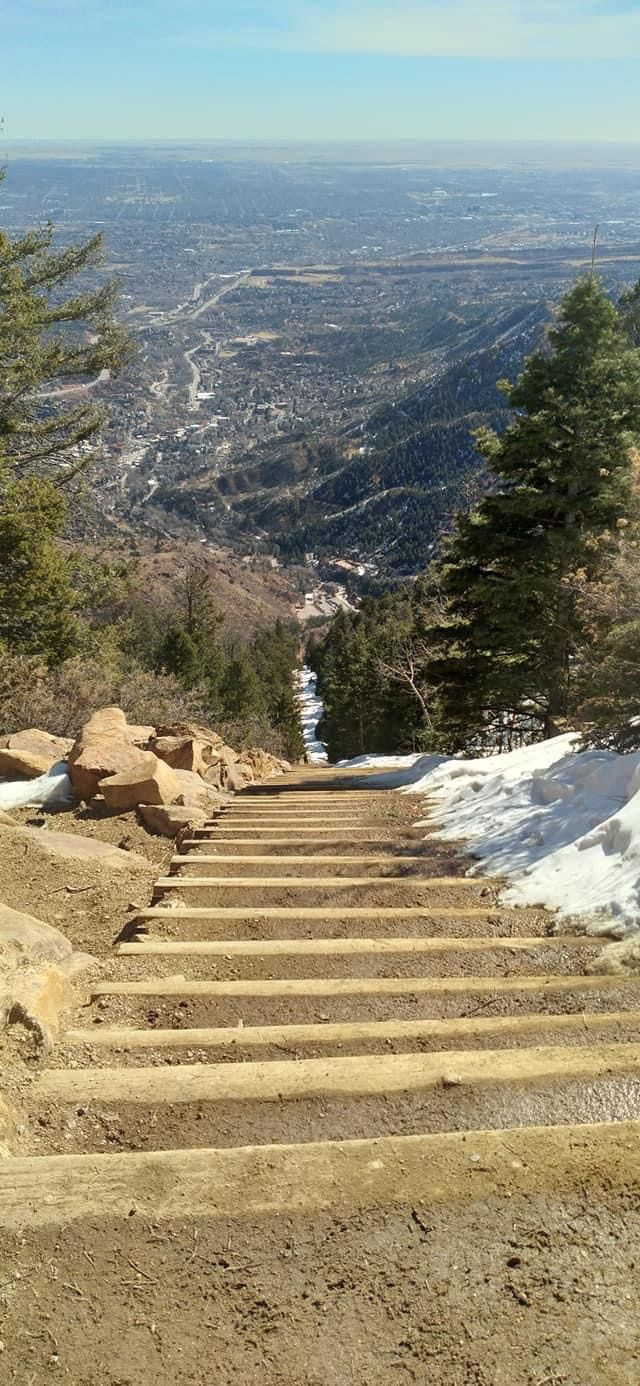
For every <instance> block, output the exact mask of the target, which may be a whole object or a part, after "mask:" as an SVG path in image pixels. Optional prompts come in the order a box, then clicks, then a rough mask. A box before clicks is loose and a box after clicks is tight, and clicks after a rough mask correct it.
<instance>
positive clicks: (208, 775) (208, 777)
mask: <svg viewBox="0 0 640 1386" xmlns="http://www.w3.org/2000/svg"><path fill="white" fill-rule="evenodd" d="M224 769H225V765H224V762H223V761H222V760H220V759H218V760H216V761H214V763H213V764H212V765H209V766H208V767H207V769H206V771H205V773H204V775H203V776H202V778H203V780H204V781H205V784H208V785H210V786H211V787H212V788H213V789H221V788H222V773H223V770H224Z"/></svg>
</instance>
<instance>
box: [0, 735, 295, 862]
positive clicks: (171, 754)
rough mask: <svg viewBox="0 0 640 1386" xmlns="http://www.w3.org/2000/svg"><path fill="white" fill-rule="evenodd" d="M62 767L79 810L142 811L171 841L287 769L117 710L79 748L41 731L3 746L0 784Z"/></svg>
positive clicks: (263, 756) (263, 755) (255, 753)
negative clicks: (135, 722) (137, 721)
mask: <svg viewBox="0 0 640 1386" xmlns="http://www.w3.org/2000/svg"><path fill="white" fill-rule="evenodd" d="M59 761H66V762H67V763H68V768H69V774H70V776H71V781H72V784H73V788H74V791H75V795H76V799H77V801H78V802H80V803H82V802H84V803H86V804H96V806H97V805H98V804H100V805H101V806H102V807H103V808H106V809H107V810H110V811H112V812H113V813H124V812H127V811H128V810H130V809H138V810H139V812H140V814H141V816H142V818H143V820H144V822H145V823H146V824H147V826H148V827H150V828H152V829H153V830H154V831H156V832H159V833H163V834H164V835H165V836H167V837H176V836H177V834H178V833H179V832H180V830H181V829H182V828H184V827H186V826H187V825H188V824H194V825H195V824H197V823H202V822H204V821H205V819H206V818H207V817H209V815H210V814H211V812H212V810H213V809H215V808H216V807H217V806H218V805H219V804H220V803H221V802H223V801H224V799H225V798H226V797H227V796H228V794H229V793H233V792H234V791H236V790H239V789H243V788H244V787H245V786H246V785H248V784H252V783H253V782H255V781H258V780H263V779H267V778H270V777H271V776H272V775H276V774H279V773H283V772H284V771H285V770H287V769H288V768H289V767H288V765H287V763H286V761H282V760H278V759H276V757H275V756H272V755H269V754H268V752H266V751H262V750H257V749H252V750H249V751H245V752H243V753H242V754H241V755H240V754H238V752H237V751H234V750H233V748H232V747H231V746H226V745H225V743H224V742H223V740H222V738H221V737H220V736H218V735H217V733H216V732H214V731H212V730H211V728H209V727H202V726H199V725H198V724H197V723H190V722H184V723H175V724H173V725H170V726H161V727H151V726H148V727H147V726H141V727H139V726H132V725H131V724H130V723H128V722H127V719H126V717H125V714H124V712H123V711H122V709H121V708H119V707H105V708H101V709H100V710H99V711H98V712H95V713H94V714H93V716H92V717H90V718H89V720H88V722H85V724H84V726H83V727H82V729H81V731H80V732H79V734H78V736H77V737H76V739H75V741H73V742H71V741H64V740H62V739H61V738H58V737H53V736H49V734H48V733H47V732H41V731H38V730H37V729H35V728H32V729H30V730H29V731H24V732H18V733H16V734H15V735H13V736H9V737H4V738H2V739H0V776H7V777H12V778H13V777H15V776H16V775H21V776H25V777H28V778H35V777H36V776H38V775H42V774H46V773H47V772H48V771H49V770H50V769H51V767H52V766H53V765H54V764H56V762H59Z"/></svg>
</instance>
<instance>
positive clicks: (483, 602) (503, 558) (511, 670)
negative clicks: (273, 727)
mask: <svg viewBox="0 0 640 1386" xmlns="http://www.w3.org/2000/svg"><path fill="white" fill-rule="evenodd" d="M639 300H640V289H639V288H638V287H636V289H635V290H633V291H631V292H629V293H627V294H626V295H623V297H622V298H621V300H620V302H619V304H618V305H617V306H616V305H614V304H613V303H612V302H611V301H610V300H609V298H608V297H607V295H606V294H605V292H604V289H603V287H602V285H601V284H600V282H599V280H598V279H597V278H596V277H595V276H594V275H593V274H591V275H588V276H586V277H585V278H583V279H580V280H578V281H577V283H576V284H575V286H574V288H573V289H572V290H571V292H570V293H569V294H568V295H567V296H566V298H565V299H564V301H563V303H562V305H561V308H560V311H559V314H558V318H557V322H556V324H555V325H554V326H553V327H552V328H551V329H550V330H549V332H548V340H547V343H546V345H545V346H544V348H543V349H542V350H539V351H536V352H534V353H533V354H532V355H531V356H530V357H529V358H528V360H527V361H526V363H525V366H524V370H523V372H522V374H521V375H520V376H519V378H518V380H517V382H516V383H515V384H512V385H506V384H502V386H501V390H502V394H503V396H504V399H505V401H506V404H505V407H506V409H507V410H508V411H509V422H508V425H507V427H506V428H505V429H503V430H502V432H500V433H497V432H495V431H492V430H491V429H487V428H483V429H481V430H480V431H479V433H478V434H477V435H476V448H477V453H478V457H479V458H480V459H482V461H483V463H484V465H485V467H486V474H487V487H486V494H485V495H484V497H483V498H482V499H480V500H479V502H478V503H477V504H476V506H475V507H473V508H472V509H471V511H470V512H464V511H462V512H460V513H459V514H458V516H457V518H456V521H455V524H454V525H453V528H452V530H451V533H450V534H449V536H448V537H447V539H446V541H445V542H444V544H443V546H442V548H441V551H440V552H439V554H438V556H437V558H436V559H435V560H434V561H433V562H432V563H431V564H430V565H429V567H428V569H427V570H426V572H425V575H424V577H423V578H422V579H421V580H420V581H419V582H416V583H414V584H413V585H412V586H411V587H407V588H405V589H404V590H401V591H399V592H396V593H394V594H391V595H387V596H385V597H383V598H382V599H378V600H374V599H370V600H368V601H367V602H365V603H363V606H362V609H361V610H360V611H359V612H358V613H357V614H354V615H346V616H345V615H341V616H340V617H338V618H337V619H336V620H335V621H334V623H333V625H332V627H331V629H330V630H329V632H328V634H327V635H326V636H325V638H324V639H323V641H322V642H321V643H320V644H319V645H318V646H317V647H316V648H312V649H311V650H310V652H309V658H310V661H311V662H312V664H313V666H314V667H315V668H316V669H317V671H318V675H319V688H320V691H321V693H322V696H323V697H324V701H325V709H326V711H325V717H324V720H323V724H322V727H321V735H322V736H323V739H324V740H325V741H326V742H327V743H328V747H329V753H330V755H332V756H341V757H343V756H349V755H356V754H359V753H361V752H363V751H388V752H391V751H408V750H415V749H433V750H445V751H465V750H467V751H469V750H472V751H477V750H479V749H483V748H485V749H505V748H511V747H512V746H513V745H517V744H520V743H521V742H522V741H534V740H537V739H540V738H543V737H546V736H549V735H551V734H553V732H554V731H555V730H557V729H558V727H565V726H567V725H576V726H578V727H580V728H581V729H582V730H583V732H584V735H585V736H586V737H587V738H588V739H590V740H591V741H592V742H596V743H598V744H613V745H632V744H637V742H638V739H639V736H638V725H637V718H638V714H639V713H640V694H639V693H638V689H639V687H640V668H639V666H638V658H637V654H638V648H639V644H638V622H637V616H636V604H635V596H636V594H637V592H638V590H639V588H640V558H639V557H638V555H639V553H640V502H639V496H640V484H639V482H640V476H639V472H638V465H639V460H640V450H639V444H640V351H639V350H638V348H637V341H638V317H639V310H638V304H639Z"/></svg>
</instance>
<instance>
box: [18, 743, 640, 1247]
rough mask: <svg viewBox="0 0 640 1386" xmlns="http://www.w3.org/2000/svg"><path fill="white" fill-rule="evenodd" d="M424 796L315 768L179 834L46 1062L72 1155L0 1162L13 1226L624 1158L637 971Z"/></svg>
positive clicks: (409, 1190) (43, 1094) (240, 1208)
mask: <svg viewBox="0 0 640 1386" xmlns="http://www.w3.org/2000/svg"><path fill="white" fill-rule="evenodd" d="M415 809H416V801H415V800H413V801H412V800H411V799H407V798H406V797H405V796H400V795H394V794H392V793H390V792H389V791H381V790H378V789H375V788H373V787H368V781H367V776H366V775H363V774H362V773H360V774H358V775H356V774H355V773H354V772H353V771H340V770H336V769H322V770H306V769H300V770H295V771H292V772H291V773H290V774H289V775H288V776H287V777H286V778H284V779H279V780H277V781H275V782H272V783H270V784H268V785H264V786H259V787H252V788H251V789H247V790H245V791H243V792H242V793H241V794H239V795H237V796H236V798H235V799H234V800H233V801H232V802H230V804H229V805H228V806H226V807H225V808H224V809H222V810H221V811H220V812H219V813H218V814H217V816H216V817H215V818H214V819H212V820H211V822H210V823H208V824H207V825H206V826H205V827H204V828H202V829H201V830H199V831H198V832H197V834H196V835H194V836H193V837H192V838H191V839H188V840H186V841H183V842H182V844H181V847H180V851H179V852H178V853H177V854H176V855H175V856H174V857H173V858H172V860H171V863H170V867H169V871H168V874H167V875H165V876H162V877H161V878H160V879H159V880H158V881H157V884H156V889H155V893H154V899H153V902H152V904H151V905H150V906H149V907H148V908H143V909H138V910H136V911H135V912H134V914H133V916H132V918H131V921H130V923H129V925H128V926H127V928H126V929H125V931H124V934H123V936H122V938H121V939H120V941H119V942H118V943H117V944H116V947H115V958H114V965H113V969H112V975H111V976H110V977H109V978H108V979H106V980H102V981H100V982H99V983H97V984H95V985H94V986H93V989H92V992H91V996H90V999H89V1004H88V1005H87V1007H86V1008H84V1010H83V1012H82V1018H81V1020H79V1021H78V1020H75V1021H74V1024H73V1025H72V1027H71V1028H69V1029H68V1030H67V1032H66V1034H65V1035H64V1037H63V1040H62V1043H61V1045H60V1047H59V1049H57V1050H56V1051H55V1053H54V1054H53V1055H52V1056H51V1059H50V1061H49V1066H48V1067H47V1068H46V1069H45V1070H44V1071H43V1072H42V1073H41V1074H40V1075H39V1076H38V1078H37V1079H36V1081H35V1085H34V1093H33V1100H34V1102H35V1105H36V1109H37V1110H38V1109H41V1110H42V1112H43V1113H46V1114H47V1121H48V1124H49V1129H51V1127H52V1125H53V1129H54V1130H57V1131H58V1132H59V1150H60V1153H58V1154H55V1155H42V1156H39V1155H34V1156H31V1157H28V1158H15V1159H9V1160H6V1161H4V1162H3V1163H2V1164H0V1223H1V1224H2V1225H4V1226H16V1225H19V1226H21V1227H24V1226H37V1225H42V1224H47V1223H53V1224H55V1223H64V1222H67V1221H70V1220H73V1219H78V1218H82V1217H86V1216H95V1217H97V1216H100V1217H108V1216H111V1217H112V1216H126V1215H128V1214H130V1213H131V1212H132V1211H133V1212H142V1213H145V1214H148V1215H149V1216H150V1217H152V1218H154V1219H162V1218H173V1217H182V1216H199V1215H207V1216H209V1217H229V1216H231V1217H243V1218H244V1217H251V1216H254V1215H256V1214H259V1213H264V1212H266V1211H268V1212H270V1213H291V1212H293V1211H297V1212H299V1211H305V1210H319V1209H322V1210H331V1211H339V1212H347V1211H349V1210H354V1209H366V1208H374V1207H384V1206H387V1205H389V1204H392V1203H393V1204H398V1203H401V1202H407V1203H412V1202H414V1201H415V1200H419V1201H421V1203H423V1204H427V1205H428V1204H429V1203H432V1204H435V1203H452V1202H456V1201H459V1200H464V1199H473V1198H478V1197H481V1196H484V1195H488V1194H496V1193H497V1194H499V1195H504V1196H510V1195H511V1194H512V1193H514V1192H525V1193H527V1194H534V1193H539V1192H544V1191H545V1190H547V1189H553V1188H555V1187H557V1184H558V1181H562V1182H563V1186H565V1187H566V1188H567V1189H570V1188H574V1189H575V1188H584V1187H585V1185H586V1184H588V1183H589V1182H594V1183H598V1182H602V1181H603V1180H604V1181H606V1182H607V1185H608V1187H609V1188H611V1187H615V1186H616V1182H617V1181H618V1182H620V1184H621V1185H622V1183H624V1181H625V1180H627V1179H628V1178H629V1177H630V1175H631V1174H632V1173H633V1171H634V1169H635V1168H636V1165H637V1157H636V1149H637V1141H638V1136H639V1135H640V1122H638V1121H636V1120H635V1112H636V1111H637V1110H638V1098H639V1095H640V1084H639V1080H638V1077H637V1075H638V1071H639V1066H640V1010H638V1009H636V1007H637V1004H638V1002H637V997H638V988H639V986H640V979H635V978H633V977H632V978H624V979H622V978H620V977H610V976H598V975H595V976H594V975H591V974H590V973H588V972H587V971H586V970H585V969H586V968H587V966H588V963H589V962H590V961H591V960H592V958H593V957H594V956H595V954H596V953H597V951H598V946H597V945H595V944H594V941H593V939H589V938H586V937H583V936H580V935H574V934H571V933H567V934H565V935H563V936H555V935H551V934H550V932H549V929H550V920H549V918H548V917H546V916H545V914H544V912H543V911H531V910H529V911H514V910H508V909H505V908H503V907H502V906H500V905H499V904H498V903H497V896H498V892H499V885H500V883H499V882H497V881H488V880H487V879H481V878H469V877H466V876H464V875H463V874H462V873H463V871H464V869H465V863H464V861H463V859H462V858H461V857H459V856H458V855H457V854H456V853H455V852H453V851H452V850H451V849H450V848H448V847H447V846H445V845H443V844H441V843H440V842H436V841H434V840H433V839H430V838H429V837H428V836H427V837H426V838H425V836H424V834H425V829H424V828H415V827H413V826H412V824H411V817H412V816H414V815H415ZM70 1146H71V1147H72V1148H71V1149H70Z"/></svg>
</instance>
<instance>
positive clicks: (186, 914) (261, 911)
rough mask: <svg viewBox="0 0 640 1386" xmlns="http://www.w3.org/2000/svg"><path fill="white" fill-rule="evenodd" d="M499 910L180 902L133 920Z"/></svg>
mask: <svg viewBox="0 0 640 1386" xmlns="http://www.w3.org/2000/svg"><path fill="white" fill-rule="evenodd" d="M496 913H498V911H497V910H496V909H495V908H494V909H486V908H485V909H481V908H480V907H479V906H478V907H477V908H476V906H472V905H469V906H465V907H464V908H463V907H462V906H460V907H456V908H452V907H450V906H443V907H442V908H440V907H438V908H433V909H431V908H429V907H428V906H424V907H423V906H422V905H407V907H406V909H403V908H402V906H401V905H369V906H367V905H345V906H343V907H342V908H334V907H333V906H322V905H300V906H297V905H277V906H273V907H270V906H269V905H251V904H247V905H210V906H208V905H181V906H180V907H179V908H177V909H172V910H168V909H163V908H162V906H161V905H150V906H149V907H148V908H147V909H143V910H135V911H134V912H133V914H132V919H164V920H166V921H167V922H169V923H171V924H179V922H180V920H181V919H284V920H286V919H323V920H324V919H374V918H375V919H489V918H491V917H492V916H493V915H495V914H496Z"/></svg>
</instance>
